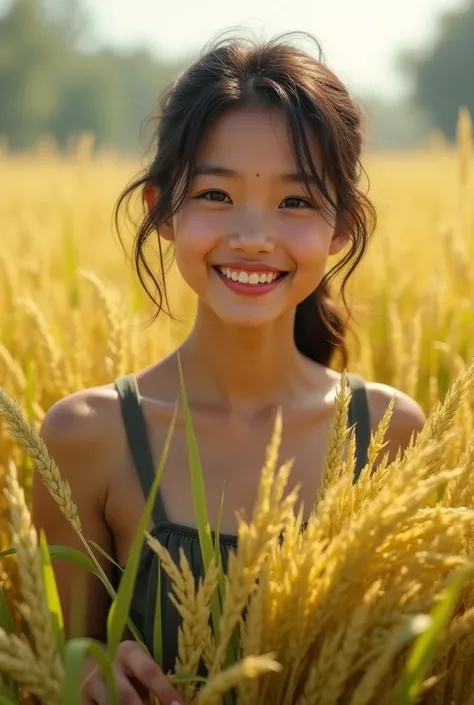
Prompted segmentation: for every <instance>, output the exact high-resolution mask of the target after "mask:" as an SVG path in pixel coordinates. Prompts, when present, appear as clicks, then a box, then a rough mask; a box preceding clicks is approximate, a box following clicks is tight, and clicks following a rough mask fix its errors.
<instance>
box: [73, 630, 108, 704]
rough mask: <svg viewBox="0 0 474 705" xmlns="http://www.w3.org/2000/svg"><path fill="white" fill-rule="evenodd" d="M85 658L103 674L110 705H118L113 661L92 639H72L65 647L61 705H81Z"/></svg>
mask: <svg viewBox="0 0 474 705" xmlns="http://www.w3.org/2000/svg"><path fill="white" fill-rule="evenodd" d="M87 656H91V657H92V658H93V659H94V661H95V662H96V663H97V665H98V666H99V668H100V669H101V671H102V673H103V674H104V677H105V681H106V683H107V690H108V699H107V702H108V703H110V705H119V699H118V693H117V687H116V685H115V678H114V669H113V660H112V659H111V658H110V657H109V655H108V654H107V652H106V651H104V649H103V646H102V645H101V644H100V643H99V642H98V641H95V640H94V639H86V638H84V639H73V640H72V641H70V642H69V643H68V644H67V647H66V662H65V670H66V677H65V685H64V692H63V699H62V703H63V705H81V698H82V693H81V686H82V681H83V667H84V661H85V659H86V658H87Z"/></svg>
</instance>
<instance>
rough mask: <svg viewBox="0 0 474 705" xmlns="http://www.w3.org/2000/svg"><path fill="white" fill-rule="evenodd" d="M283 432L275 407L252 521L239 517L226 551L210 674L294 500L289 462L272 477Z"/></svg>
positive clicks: (279, 413) (215, 667)
mask: <svg viewBox="0 0 474 705" xmlns="http://www.w3.org/2000/svg"><path fill="white" fill-rule="evenodd" d="M281 435H282V415H281V410H279V411H278V413H277V416H276V421H275V426H274V430H273V434H272V438H271V441H270V443H269V445H268V448H267V456H266V462H265V465H264V467H263V469H262V473H261V476H260V483H259V489H258V496H257V501H256V503H255V508H254V515H253V522H252V523H250V524H247V523H246V522H245V521H243V520H242V518H241V517H239V529H238V548H237V553H231V554H230V555H229V561H228V568H227V575H226V580H225V582H226V589H225V601H224V605H223V607H222V614H221V623H220V630H221V631H220V639H219V642H218V644H217V646H216V655H215V659H214V663H213V666H212V668H211V671H210V676H211V677H213V676H215V675H216V673H217V672H218V671H219V669H220V667H221V663H222V659H223V657H224V654H225V652H226V648H227V644H228V642H229V639H230V638H231V636H232V633H233V630H234V628H235V625H236V624H237V622H238V620H239V618H240V616H241V613H242V610H243V609H244V607H245V604H246V602H247V600H248V598H249V596H250V595H251V594H252V592H253V591H254V590H255V588H256V580H257V577H258V575H259V572H260V570H261V568H262V566H263V564H264V561H265V560H266V558H267V556H268V554H269V551H270V548H271V546H272V544H273V543H274V542H275V541H277V540H278V537H279V535H280V533H281V531H282V529H283V526H284V524H285V520H286V518H287V517H288V516H289V514H290V513H291V511H292V509H293V507H294V504H295V502H296V498H297V493H298V488H297V489H296V490H294V491H293V492H291V493H290V494H289V495H288V496H287V497H286V498H285V499H282V498H283V493H284V490H285V487H286V484H287V481H288V476H289V474H290V470H291V465H292V462H287V463H285V464H284V465H283V466H282V467H281V468H280V471H279V473H278V475H277V476H276V477H275V468H276V463H277V458H278V449H279V446H280V443H281Z"/></svg>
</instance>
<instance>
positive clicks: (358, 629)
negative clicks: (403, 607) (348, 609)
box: [306, 580, 382, 705]
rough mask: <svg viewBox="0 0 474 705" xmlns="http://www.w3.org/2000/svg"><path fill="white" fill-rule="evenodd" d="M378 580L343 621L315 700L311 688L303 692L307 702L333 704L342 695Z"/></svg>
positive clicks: (323, 704) (375, 594) (380, 583)
mask: <svg viewBox="0 0 474 705" xmlns="http://www.w3.org/2000/svg"><path fill="white" fill-rule="evenodd" d="M381 587H382V580H377V581H375V582H374V583H373V585H371V586H370V588H369V589H368V591H367V593H366V594H365V595H364V597H363V600H362V603H361V604H360V605H357V606H356V607H355V609H354V611H353V613H352V616H351V617H350V619H349V621H348V622H347V623H346V624H344V625H343V626H344V635H343V638H342V640H341V644H340V646H339V648H338V650H337V653H336V655H335V658H334V661H333V662H332V665H331V668H330V670H329V673H328V674H327V678H326V680H325V683H324V685H323V683H322V682H321V683H319V684H318V685H319V693H320V695H319V700H316V699H314V698H313V695H312V693H311V690H309V689H308V691H307V692H306V702H307V703H308V705H317V703H318V705H333V704H335V703H337V702H338V701H339V698H340V697H341V696H342V695H343V692H344V686H345V683H346V682H347V681H348V680H349V678H350V677H351V675H352V672H353V670H354V664H355V658H356V656H357V653H358V651H359V649H360V646H361V639H362V636H363V634H364V632H365V630H366V629H367V626H368V625H367V621H368V617H369V612H370V611H371V609H372V608H373V605H374V604H375V602H376V600H377V598H378V597H379V594H380V590H381Z"/></svg>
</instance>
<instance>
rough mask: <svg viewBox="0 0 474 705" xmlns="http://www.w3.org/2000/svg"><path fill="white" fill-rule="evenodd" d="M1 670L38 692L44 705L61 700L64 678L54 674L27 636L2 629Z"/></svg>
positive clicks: (23, 685)
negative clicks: (32, 646)
mask: <svg viewBox="0 0 474 705" xmlns="http://www.w3.org/2000/svg"><path fill="white" fill-rule="evenodd" d="M0 671H3V672H4V673H8V674H9V675H10V676H11V677H12V678H14V679H15V680H16V681H17V683H19V684H20V685H21V686H22V687H23V688H25V689H26V690H27V691H28V692H29V693H31V694H32V695H36V696H37V697H38V698H39V699H40V702H41V703H43V704H44V705H60V703H62V688H63V682H62V680H60V679H57V678H55V677H54V676H53V675H52V674H51V671H50V670H49V669H48V668H47V666H46V664H45V663H44V661H42V660H41V659H38V657H37V655H36V654H35V653H34V652H33V650H32V648H31V646H30V645H29V644H28V642H27V641H26V639H25V638H24V637H18V636H16V635H15V634H7V633H6V632H5V631H4V630H3V629H1V628H0Z"/></svg>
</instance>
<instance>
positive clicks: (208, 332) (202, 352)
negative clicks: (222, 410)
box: [180, 307, 313, 410]
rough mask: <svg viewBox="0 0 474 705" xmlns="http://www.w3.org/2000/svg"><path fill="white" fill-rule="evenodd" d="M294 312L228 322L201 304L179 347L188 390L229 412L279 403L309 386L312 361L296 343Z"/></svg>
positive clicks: (195, 396) (193, 394)
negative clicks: (246, 323) (259, 321)
mask: <svg viewBox="0 0 474 705" xmlns="http://www.w3.org/2000/svg"><path fill="white" fill-rule="evenodd" d="M293 328H294V313H291V314H289V315H288V316H284V317H282V318H280V319H279V320H277V321H274V322H272V324H271V325H268V326H262V327H255V328H244V327H242V326H232V325H227V324H223V323H222V322H221V321H220V320H219V319H218V318H217V317H216V316H215V315H214V314H213V313H212V311H210V310H209V309H205V310H203V308H201V307H199V308H198V313H197V317H196V322H195V325H194V328H193V330H192V332H191V334H190V336H189V337H188V338H187V340H186V341H185V343H184V344H183V345H182V347H181V348H180V356H181V360H182V364H183V372H184V375H185V383H186V387H187V390H188V393H189V394H190V395H192V396H194V398H195V399H200V400H202V401H205V403H209V404H219V405H221V404H222V405H223V406H224V407H227V408H228V409H229V410H232V409H233V410H237V409H239V408H240V409H242V410H244V409H246V408H248V409H255V408H258V407H260V408H261V407H262V406H268V405H272V404H280V403H283V402H284V401H285V400H287V399H290V398H292V397H294V396H295V395H297V394H299V393H301V392H304V391H305V390H307V388H308V380H309V371H310V368H312V367H313V366H312V363H310V362H309V360H307V359H306V358H305V357H304V356H303V355H301V353H300V352H299V351H298V349H297V348H296V345H295V341H294V333H293Z"/></svg>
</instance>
